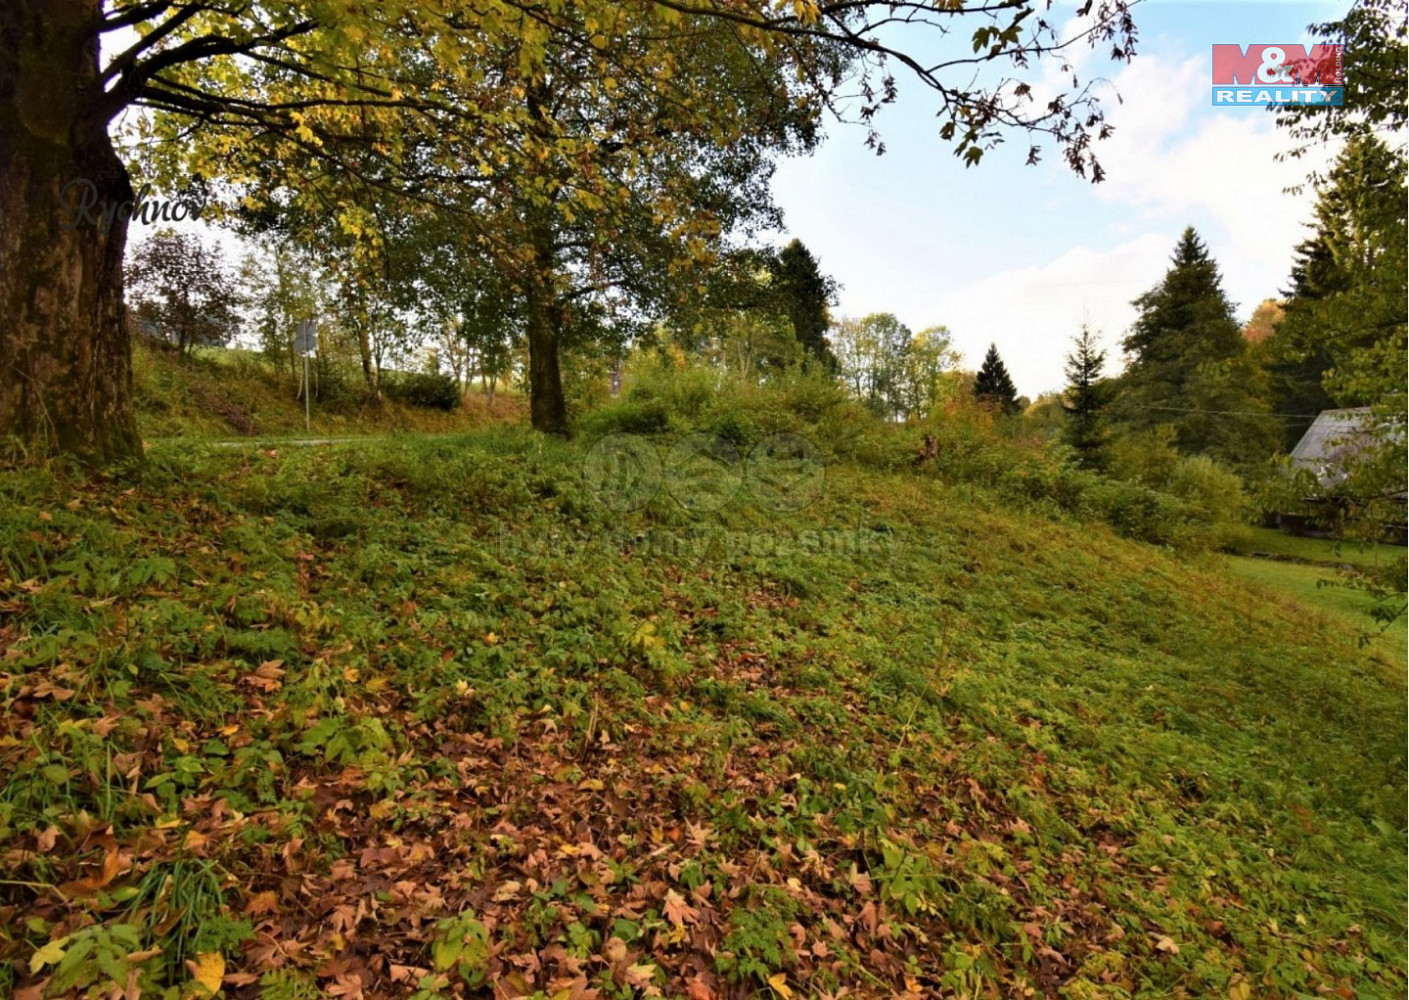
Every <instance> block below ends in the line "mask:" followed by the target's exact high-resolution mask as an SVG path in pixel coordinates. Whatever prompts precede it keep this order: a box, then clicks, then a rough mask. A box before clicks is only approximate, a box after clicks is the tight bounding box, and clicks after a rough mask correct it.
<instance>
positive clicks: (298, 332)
mask: <svg viewBox="0 0 1409 1000" xmlns="http://www.w3.org/2000/svg"><path fill="white" fill-rule="evenodd" d="M294 350H295V351H297V352H298V353H299V354H301V355H303V429H304V430H305V431H312V430H313V416H312V403H311V402H310V401H309V397H310V396H311V395H312V394H311V393H310V392H309V386H308V358H309V356H310V355H314V354H317V353H318V324H317V323H315V322H314V321H313V320H311V319H306V320H304V321H303V322H301V323H299V325H298V327H297V328H296V329H295V330H294Z"/></svg>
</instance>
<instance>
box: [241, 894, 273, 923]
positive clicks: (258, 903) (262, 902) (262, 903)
mask: <svg viewBox="0 0 1409 1000" xmlns="http://www.w3.org/2000/svg"><path fill="white" fill-rule="evenodd" d="M278 909H279V894H278V893H276V892H257V893H255V894H254V895H253V896H251V897H250V899H249V902H248V903H246V904H245V912H246V913H247V914H249V915H250V916H252V917H262V916H264V914H266V913H274V912H277V911H278Z"/></svg>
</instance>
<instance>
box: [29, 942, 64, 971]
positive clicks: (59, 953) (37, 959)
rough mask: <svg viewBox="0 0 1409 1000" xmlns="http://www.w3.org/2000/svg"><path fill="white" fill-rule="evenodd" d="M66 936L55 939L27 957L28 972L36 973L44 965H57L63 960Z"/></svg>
mask: <svg viewBox="0 0 1409 1000" xmlns="http://www.w3.org/2000/svg"><path fill="white" fill-rule="evenodd" d="M67 944H68V936H67V935H65V936H64V937H61V938H55V939H54V940H53V941H50V942H49V943H48V944H46V945H45V946H44V947H43V948H40V949H39V950H38V951H36V952H35V953H34V954H33V955H31V956H30V957H29V971H30V972H31V973H36V972H38V971H39V970H40V969H42V968H44V966H46V965H57V964H58V963H59V962H60V961H62V960H63V957H64V950H65V946H66V945H67Z"/></svg>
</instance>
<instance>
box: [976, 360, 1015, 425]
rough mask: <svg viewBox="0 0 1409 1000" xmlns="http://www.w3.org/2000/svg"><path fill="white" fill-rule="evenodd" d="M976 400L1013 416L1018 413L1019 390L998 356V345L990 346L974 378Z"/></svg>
mask: <svg viewBox="0 0 1409 1000" xmlns="http://www.w3.org/2000/svg"><path fill="white" fill-rule="evenodd" d="M974 398H975V399H977V400H978V401H979V402H980V403H987V404H989V405H993V406H997V407H998V408H1000V409H1001V410H1002V411H1003V412H1004V413H1005V414H1007V415H1009V416H1011V415H1013V414H1014V413H1017V412H1018V390H1017V387H1016V386H1014V385H1013V379H1012V376H1010V375H1009V374H1008V367H1007V365H1005V364H1003V359H1002V358H1000V357H999V356H998V345H997V344H989V345H988V353H987V354H985V355H984V357H983V365H982V367H980V368H979V370H978V375H977V376H976V377H975V378H974Z"/></svg>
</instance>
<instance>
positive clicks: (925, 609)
mask: <svg viewBox="0 0 1409 1000" xmlns="http://www.w3.org/2000/svg"><path fill="white" fill-rule="evenodd" d="M588 444H590V442H583V443H581V444H568V443H562V442H557V441H549V440H544V439H542V438H539V437H535V436H533V435H531V434H529V433H527V432H524V431H521V430H516V429H507V430H489V431H483V432H479V433H475V434H472V435H465V436H460V437H442V438H417V439H410V440H396V439H391V440H386V441H381V442H371V443H360V444H358V446H357V447H344V446H333V447H327V448H317V449H294V448H285V449H278V450H277V451H269V450H266V451H260V450H257V449H256V450H250V449H214V448H208V447H202V446H199V445H195V444H185V443H174V442H167V443H158V444H155V445H154V446H153V447H152V449H151V451H150V454H149V464H148V467H147V468H146V470H145V471H144V472H143V474H142V475H141V477H140V479H136V480H115V481H110V480H106V479H103V478H101V477H95V478H91V479H83V478H79V477H76V476H73V475H70V474H67V473H65V472H64V471H63V470H62V468H58V467H56V468H51V469H47V470H28V471H22V472H10V473H3V474H0V610H3V613H4V615H5V617H4V618H0V775H4V776H5V777H4V779H3V784H2V785H0V856H3V857H4V858H5V859H6V866H5V867H6V874H5V876H4V878H3V880H0V963H5V964H4V965H3V966H0V968H3V969H4V970H6V971H0V993H3V992H7V991H8V990H9V989H10V988H11V987H14V988H22V987H27V986H35V985H39V984H40V983H43V982H47V986H48V988H49V989H50V990H51V991H58V992H61V991H63V990H85V989H89V988H91V989H93V990H94V991H95V992H96V991H99V990H101V991H103V992H104V993H106V992H108V991H109V989H110V987H111V985H112V984H116V985H117V986H121V985H122V984H123V983H125V982H126V981H127V980H126V977H128V976H131V977H132V980H133V982H136V983H139V984H140V985H142V987H143V988H144V989H146V990H148V991H149V992H150V993H151V995H157V993H158V992H159V991H160V990H162V989H177V988H180V987H182V986H183V984H185V985H187V988H189V989H192V990H198V989H199V987H195V986H190V985H189V984H188V983H186V980H187V978H188V972H187V970H188V969H189V968H190V966H187V965H186V964H185V963H186V960H187V959H189V958H190V957H191V956H193V955H195V956H201V955H204V956H207V957H208V960H209V956H214V955H220V956H223V965H224V968H225V971H226V972H227V973H229V974H231V975H233V976H235V977H236V978H235V979H233V980H229V981H227V985H232V986H237V987H238V990H239V992H240V995H249V996H255V995H258V996H263V997H268V998H277V997H293V996H298V997H303V996H316V995H319V993H320V991H324V990H328V989H334V988H335V989H337V990H338V992H344V993H345V992H352V991H354V990H355V989H362V990H364V991H366V992H367V993H369V994H372V995H397V996H403V995H404V996H410V995H416V996H418V997H432V996H451V995H464V996H479V995H483V996H489V995H490V992H489V990H490V988H491V986H496V987H498V988H499V989H501V990H502V991H506V992H510V993H512V994H514V995H525V996H539V997H555V996H559V995H567V996H571V995H573V992H572V991H573V990H574V989H583V988H592V989H597V990H599V991H601V992H600V996H602V997H605V998H623V1000H624V998H627V997H633V996H641V995H645V994H646V993H647V990H648V988H649V989H652V990H659V991H660V992H661V993H663V994H664V995H667V996H680V995H689V994H690V992H691V991H693V993H694V995H713V996H724V995H737V996H746V995H765V996H766V995H769V994H770V993H772V994H773V995H787V994H786V992H785V991H791V995H793V996H796V997H804V996H806V997H814V996H815V997H822V996H828V995H836V994H837V993H838V992H839V991H841V990H842V989H843V988H845V989H847V990H849V991H850V995H852V996H858V997H888V996H892V995H895V994H898V993H902V992H904V991H906V990H907V989H909V990H911V992H914V993H916V994H918V995H926V996H964V997H971V996H982V997H988V996H1053V997H1056V996H1060V997H1066V998H1123V997H1150V998H1153V997H1234V998H1237V997H1286V998H1292V997H1314V996H1326V995H1331V996H1336V995H1339V996H1356V997H1364V998H1377V997H1384V998H1390V997H1400V996H1403V995H1404V991H1405V985H1406V980H1405V962H1404V954H1403V942H1404V939H1405V933H1406V931H1405V894H1406V882H1405V864H1406V853H1405V829H1406V817H1405V771H1406V760H1405V744H1406V738H1407V736H1406V723H1405V719H1406V700H1405V679H1404V672H1403V670H1402V669H1401V668H1399V667H1398V666H1396V665H1392V664H1389V663H1386V662H1385V660H1384V659H1383V658H1382V657H1380V656H1378V655H1376V654H1375V653H1374V651H1373V650H1366V649H1362V648H1360V647H1359V646H1358V645H1357V643H1356V640H1355V632H1354V630H1353V629H1352V628H1351V627H1349V625H1348V624H1346V623H1344V622H1343V621H1342V620H1341V619H1340V618H1338V617H1336V616H1334V615H1308V614H1307V613H1306V611H1305V609H1304V608H1303V607H1302V606H1301V605H1300V604H1298V603H1294V602H1291V601H1288V600H1286V599H1283V598H1280V597H1275V596H1272V595H1271V594H1269V593H1267V592H1265V591H1264V590H1263V589H1262V588H1250V587H1248V586H1247V584H1246V582H1245V581H1244V580H1242V579H1239V578H1236V577H1234V576H1232V575H1230V574H1229V573H1227V572H1225V571H1224V569H1223V568H1222V567H1220V566H1218V565H1215V564H1213V563H1208V564H1206V565H1205V564H1203V563H1199V564H1195V563H1192V562H1189V561H1186V560H1183V559H1181V558H1180V557H1178V556H1177V555H1176V554H1175V553H1173V552H1171V551H1169V550H1165V549H1161V548H1155V547H1152V546H1148V545H1144V544H1140V543H1136V542H1131V541H1126V540H1123V539H1121V538H1119V537H1117V536H1116V534H1114V533H1113V532H1112V531H1111V530H1110V529H1109V528H1108V527H1106V526H1105V525H1104V524H1102V523H1099V522H1097V521H1095V520H1085V519H1082V517H1081V516H1078V514H1077V513H1072V512H1071V511H1068V512H1066V513H1063V512H1062V510H1063V509H1062V508H1058V507H1056V506H1053V507H1052V509H1050V510H1048V512H1047V514H1045V515H1044V514H1041V513H1039V512H1038V511H1037V508H1036V507H1035V506H1034V507H1032V508H1031V509H1023V508H1018V507H1015V506H1014V505H1013V502H1012V501H1010V500H1009V499H1005V497H1006V496H1007V494H1001V493H999V492H997V491H996V490H997V489H998V487H992V488H990V487H985V486H980V485H976V483H975V482H973V481H969V480H965V479H962V478H958V477H955V476H952V475H950V474H949V473H948V472H944V471H941V473H939V474H935V473H932V472H923V473H916V472H914V471H912V470H910V469H909V468H908V466H909V464H910V463H909V456H908V455H907V454H903V453H902V454H900V455H898V456H897V457H896V458H895V459H894V460H892V461H891V462H890V463H889V464H890V466H891V467H892V468H893V469H894V471H883V470H882V469H880V468H878V467H877V466H875V465H861V464H855V463H853V462H850V461H835V462H834V463H833V464H831V465H830V466H829V468H828V470H827V480H826V489H825V491H824V492H823V493H822V495H821V496H820V497H819V499H818V500H817V501H816V502H814V503H813V504H812V505H811V506H809V507H807V508H806V509H805V510H803V511H801V512H797V513H794V514H786V515H780V514H778V513H773V512H770V511H768V510H765V509H761V507H760V505H759V504H758V503H756V502H753V501H750V500H749V499H748V498H747V496H744V495H741V496H740V497H737V498H736V499H735V500H734V501H733V502H732V503H731V504H730V505H729V506H727V507H725V508H724V509H723V510H721V511H719V512H717V513H710V514H703V515H699V516H692V515H691V514H689V513H688V512H687V511H686V510H685V509H683V508H682V507H681V506H680V505H678V504H677V503H675V501H673V500H671V499H670V498H669V497H667V496H665V495H660V496H657V497H656V498H655V499H653V500H651V501H650V503H649V504H647V505H646V506H645V507H644V508H643V509H641V510H638V511H636V512H634V513H630V514H625V515H623V514H619V513H616V512H614V511H611V510H607V509H604V508H603V507H602V506H601V504H600V503H598V502H597V500H596V497H595V495H594V493H593V491H592V489H591V488H590V484H589V483H588V482H587V481H586V480H584V477H583V474H582V472H583V468H584V462H585V461H586V457H587V453H588V452H587V445H588ZM878 447H879V446H878ZM977 447H978V445H977V444H976V445H975V449H977ZM971 454H972V457H971V458H969V459H965V460H966V461H970V462H973V463H978V462H979V461H980V460H981V458H982V456H981V455H980V454H979V452H978V451H977V450H973V451H972V453H971ZM995 477H996V478H995V481H999V482H1002V480H1001V478H999V477H997V474H995ZM672 485H677V486H678V485H679V484H678V482H677V483H672ZM1037 485H1041V484H1037ZM1057 486H1060V484H1057ZM1019 487H1020V488H1021V489H1023V490H1025V491H1027V493H1028V494H1029V495H1034V496H1036V495H1039V494H1038V493H1037V492H1036V486H1034V484H1033V483H1031V482H1030V481H1028V480H1026V479H1024V480H1023V481H1022V482H1015V483H1012V484H1008V485H1007V486H1006V487H1004V488H1005V489H1009V490H1014V491H1016V490H1017V489H1018V488H1019ZM1042 488H1043V489H1044V490H1048V491H1049V492H1050V490H1051V489H1055V488H1056V486H1052V487H1050V488H1049V487H1048V486H1043V487H1042ZM1044 509H1045V508H1044ZM1080 509H1082V508H1081V507H1080V506H1079V505H1073V506H1072V507H1071V510H1080ZM152 949H162V950H161V951H160V952H153V951H152ZM128 956H135V957H131V958H129V957H128ZM574 983H576V984H577V985H576V986H574V985H573V984H574ZM692 984H693V985H692ZM564 991H566V992H564Z"/></svg>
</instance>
